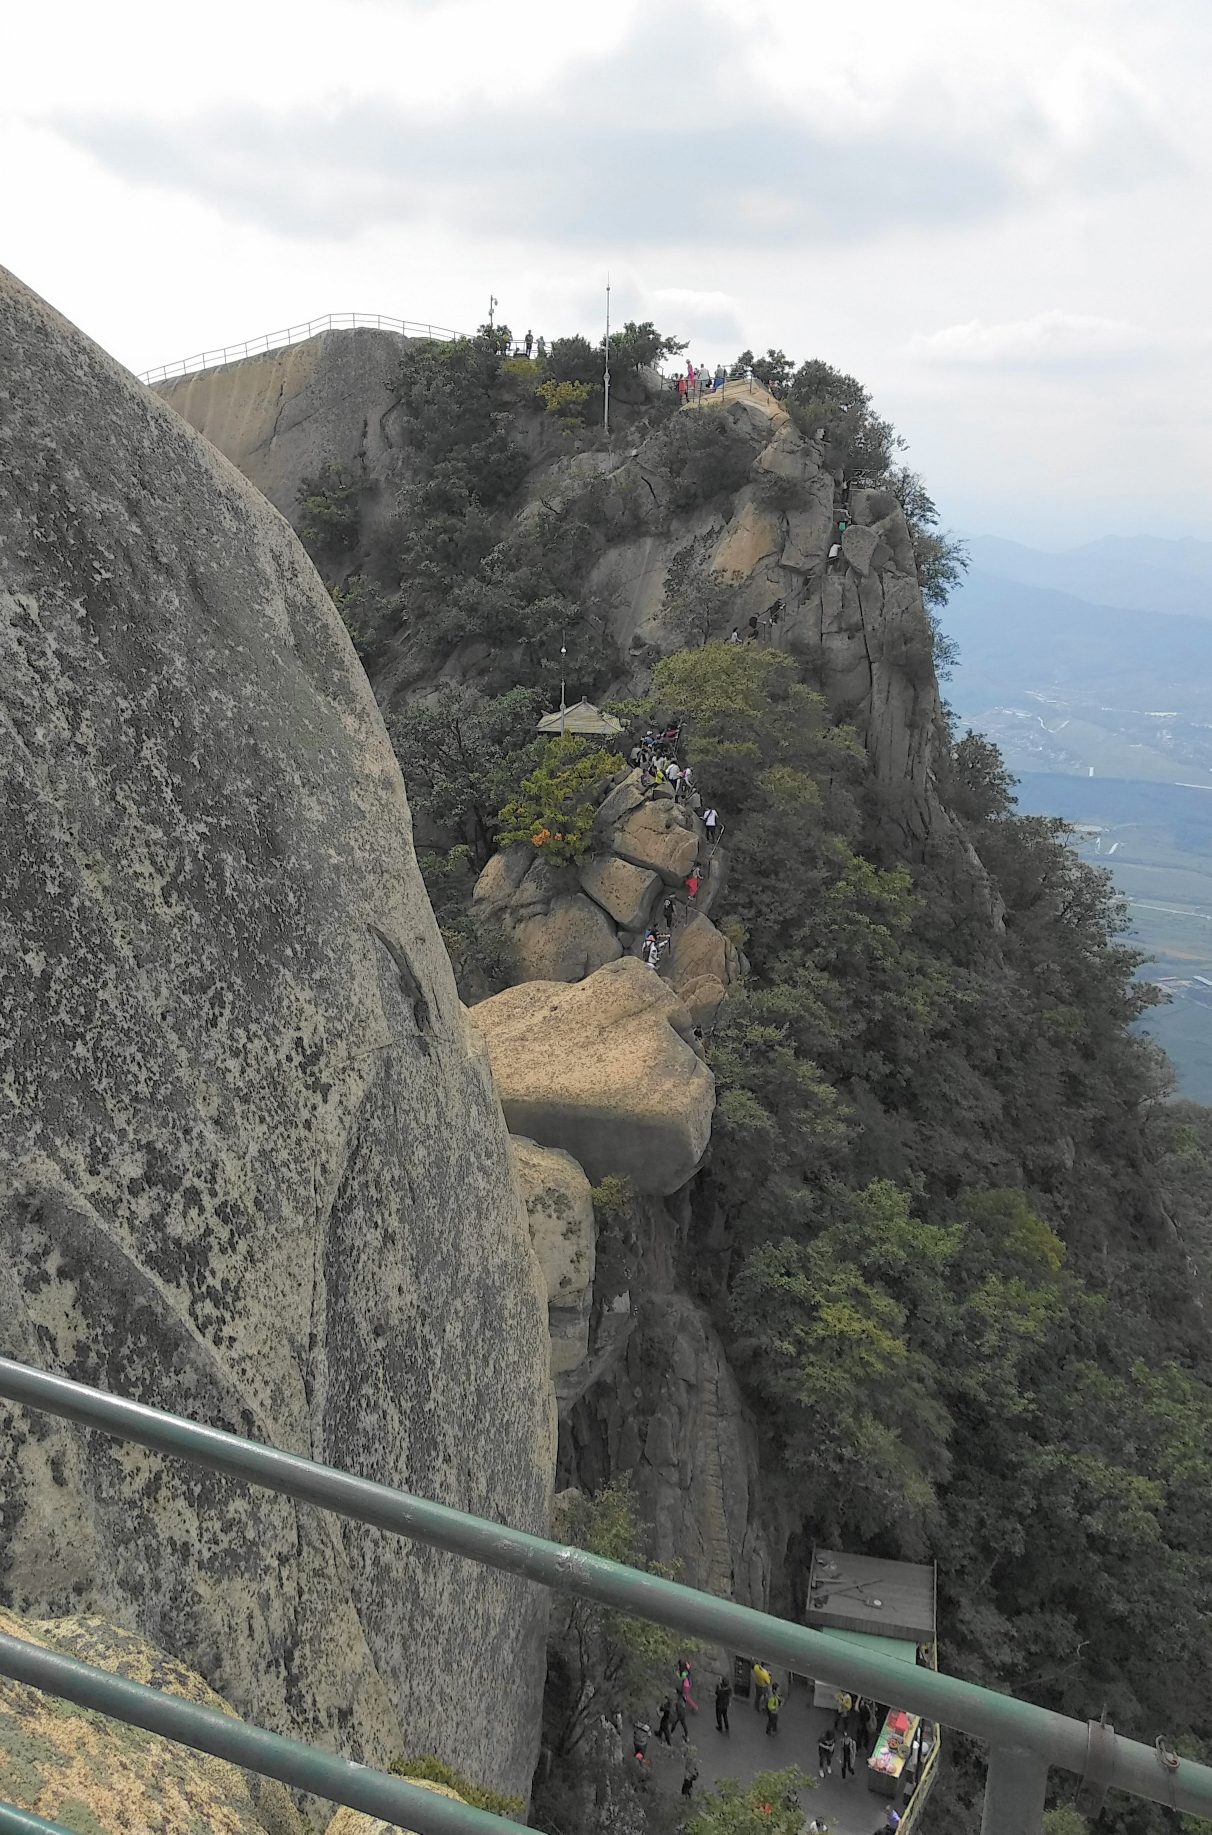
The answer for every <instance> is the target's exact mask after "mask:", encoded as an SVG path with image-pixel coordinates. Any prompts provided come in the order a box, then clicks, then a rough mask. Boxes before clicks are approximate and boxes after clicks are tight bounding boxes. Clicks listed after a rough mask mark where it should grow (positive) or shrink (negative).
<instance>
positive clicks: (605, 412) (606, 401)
mask: <svg viewBox="0 0 1212 1835" xmlns="http://www.w3.org/2000/svg"><path fill="white" fill-rule="evenodd" d="M602 384H603V390H604V394H603V403H602V429H603V431H604V432H605V433H609V432H610V275H609V273H607V275H606V369H605V373H604V374H603V377H602Z"/></svg>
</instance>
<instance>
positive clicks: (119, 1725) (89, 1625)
mask: <svg viewBox="0 0 1212 1835" xmlns="http://www.w3.org/2000/svg"><path fill="white" fill-rule="evenodd" d="M0 1631H2V1632H3V1633H4V1634H5V1636H7V1637H16V1638H21V1639H22V1640H23V1641H24V1642H25V1643H27V1644H37V1645H38V1646H39V1648H40V1649H43V1650H52V1651H56V1652H61V1653H62V1654H64V1655H65V1656H69V1657H76V1658H77V1659H78V1660H79V1661H81V1662H83V1663H91V1664H92V1665H93V1666H94V1667H95V1668H97V1669H107V1670H109V1671H110V1672H111V1673H112V1674H115V1675H119V1676H125V1677H127V1678H128V1680H130V1681H132V1682H142V1683H143V1684H144V1685H145V1686H146V1687H148V1688H156V1689H160V1690H162V1691H163V1693H165V1694H168V1695H178V1696H180V1697H181V1698H182V1699H183V1700H186V1701H192V1702H193V1703H194V1704H195V1705H196V1706H198V1707H204V1708H213V1709H216V1710H217V1711H218V1712H219V1713H224V1714H230V1713H231V1712H232V1709H231V1707H230V1706H229V1704H228V1703H227V1702H226V1701H224V1700H223V1698H222V1697H221V1696H220V1695H217V1694H216V1693H215V1692H214V1690H213V1689H211V1688H209V1687H208V1686H207V1684H206V1682H205V1681H204V1680H203V1679H202V1677H201V1676H200V1675H198V1674H196V1672H194V1671H193V1670H191V1669H189V1668H188V1667H187V1666H186V1665H185V1664H184V1663H179V1662H176V1661H175V1660H174V1659H173V1658H172V1657H169V1656H167V1655H166V1654H165V1652H164V1651H162V1650H157V1649H156V1648H155V1647H154V1646H153V1645H151V1644H149V1643H148V1642H147V1641H146V1639H144V1638H140V1637H136V1636H135V1635H134V1634H133V1633H131V1632H129V1631H124V1630H122V1629H121V1627H119V1626H117V1625H111V1624H109V1623H108V1622H107V1621H106V1620H104V1619H100V1618H93V1617H70V1618H61V1619H49V1620H42V1621H31V1620H29V1619H24V1618H18V1617H17V1616H16V1615H15V1614H14V1613H12V1612H6V1611H4V1610H3V1609H2V1608H0ZM0 1799H3V1801H4V1802H6V1803H12V1804H15V1805H16V1806H17V1808H18V1809H24V1810H34V1811H36V1812H37V1814H38V1815H39V1816H43V1817H45V1818H47V1819H48V1820H49V1821H53V1822H65V1823H66V1824H67V1825H68V1826H69V1827H71V1828H76V1829H82V1830H83V1829H93V1830H102V1829H139V1830H140V1831H145V1832H146V1835H195V1831H197V1830H199V1829H208V1830H222V1831H223V1835H305V1832H306V1830H307V1827H308V1825H307V1824H306V1823H304V1821H303V1818H302V1817H301V1816H300V1814H299V1812H298V1810H297V1809H296V1808H295V1806H294V1803H293V1802H292V1800H291V1797H290V1793H289V1792H288V1791H287V1789H286V1787H285V1785H283V1784H279V1783H278V1781H277V1780H276V1779H275V1778H262V1777H259V1776H258V1775H257V1774H256V1773H255V1772H246V1771H241V1770H240V1769H239V1768H238V1767H237V1766H235V1765H229V1764H228V1763H227V1762H226V1760H224V1759H216V1758H211V1757H209V1756H208V1754H206V1753H204V1752H193V1751H191V1750H190V1748H189V1747H188V1746H179V1745H177V1744H175V1743H174V1741H172V1740H169V1739H155V1738H149V1737H148V1735H147V1734H146V1733H144V1732H143V1731H142V1730H141V1729H140V1728H138V1727H129V1726H125V1725H124V1724H123V1722H122V1721H120V1720H108V1719H106V1718H105V1717H103V1716H102V1715H100V1714H86V1713H81V1712H80V1710H79V1709H77V1708H73V1707H70V1706H68V1705H67V1704H66V1703H65V1702H62V1701H60V1700H58V1699H57V1698H56V1697H55V1696H53V1695H44V1694H42V1693H41V1692H40V1690H38V1689H35V1688H28V1687H27V1686H26V1685H25V1684H24V1683H22V1682H12V1681H9V1680H8V1679H7V1678H0Z"/></svg>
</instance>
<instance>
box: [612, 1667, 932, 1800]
mask: <svg viewBox="0 0 1212 1835" xmlns="http://www.w3.org/2000/svg"><path fill="white" fill-rule="evenodd" d="M751 1677H752V1686H753V1708H754V1712H755V1713H756V1714H763V1715H765V1718H766V1737H767V1738H768V1739H773V1738H777V1737H778V1731H779V1715H780V1713H781V1712H782V1708H783V1696H782V1694H781V1693H780V1691H779V1688H778V1685H777V1683H776V1682H775V1680H774V1677H773V1676H772V1674H771V1672H770V1670H769V1669H767V1668H766V1666H765V1664H764V1663H760V1662H755V1663H754V1664H753V1665H752V1669H751ZM732 1705H733V1691H732V1684H731V1682H730V1681H729V1679H728V1677H727V1676H726V1675H721V1676H719V1677H718V1678H717V1680H716V1684H715V1730H716V1732H717V1733H724V1734H728V1735H731V1732H732V1728H731V1725H730V1724H729V1718H728V1716H729V1711H730V1709H731V1707H732ZM698 1711H699V1704H698V1702H697V1701H696V1700H695V1699H694V1694H693V1683H692V1672H691V1667H690V1663H689V1661H688V1659H687V1658H685V1657H681V1658H680V1659H679V1660H678V1666H677V1683H676V1685H674V1686H673V1687H671V1688H670V1689H669V1690H668V1691H667V1692H666V1693H665V1694H664V1695H663V1696H662V1698H661V1700H660V1702H659V1704H658V1706H657V1711H656V1714H655V1716H654V1718H655V1720H656V1722H657V1727H656V1734H655V1738H656V1740H657V1743H658V1744H663V1745H665V1746H668V1747H669V1748H670V1749H671V1750H672V1748H673V1744H674V1736H675V1734H677V1733H678V1732H680V1733H681V1736H682V1744H681V1752H682V1795H683V1796H684V1797H689V1796H691V1795H693V1792H694V1786H695V1783H696V1782H697V1780H698V1777H699V1764H698V1748H697V1747H696V1746H695V1745H694V1744H693V1743H692V1741H691V1738H690V1721H689V1715H691V1714H697V1713H698ZM886 1713H887V1708H886V1707H884V1706H883V1705H881V1704H880V1703H879V1702H876V1701H870V1700H868V1699H866V1698H865V1697H864V1696H862V1695H851V1694H849V1693H848V1692H847V1691H846V1690H845V1689H839V1690H838V1691H837V1693H836V1694H835V1696H834V1709H833V1720H832V1723H831V1724H827V1725H826V1726H825V1727H824V1728H823V1729H822V1731H821V1732H820V1733H819V1734H818V1736H817V1775H818V1777H820V1778H822V1779H823V1778H830V1777H832V1776H833V1762H834V1759H835V1758H837V1759H838V1760H839V1764H840V1768H841V1772H840V1775H841V1777H842V1778H843V1779H850V1778H853V1777H855V1776H856V1775H857V1769H858V1756H859V1754H860V1753H863V1754H864V1755H867V1754H869V1753H870V1752H872V1751H873V1750H874V1748H875V1744H876V1741H877V1739H878V1738H879V1732H880V1728H881V1726H882V1725H883V1722H884V1716H885V1714H886ZM653 1737H654V1735H653V1730H652V1725H651V1723H650V1722H649V1721H647V1720H645V1719H643V1718H642V1717H641V1718H638V1719H637V1720H636V1721H635V1722H634V1724H633V1726H632V1729H631V1751H632V1764H633V1765H634V1768H635V1772H636V1776H637V1779H638V1781H639V1782H640V1783H641V1784H642V1785H647V1783H648V1781H649V1779H650V1777H651V1773H652V1760H651V1759H650V1758H649V1756H648V1747H649V1745H650V1744H651V1742H652V1740H653ZM900 1819H901V1812H900V1810H899V1809H897V1808H896V1806H895V1805H892V1806H890V1807H889V1809H888V1811H887V1813H886V1816H885V1819H884V1821H883V1822H882V1823H881V1824H880V1827H879V1829H878V1830H876V1835H895V1831H896V1830H897V1828H898V1826H899V1824H900ZM828 1830H829V1824H828V1822H826V1821H825V1820H823V1819H821V1818H817V1819H815V1820H814V1821H811V1822H809V1823H807V1825H806V1831H805V1835H828Z"/></svg>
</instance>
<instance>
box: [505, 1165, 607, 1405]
mask: <svg viewBox="0 0 1212 1835" xmlns="http://www.w3.org/2000/svg"><path fill="white" fill-rule="evenodd" d="M510 1147H511V1150H512V1153H513V1163H514V1169H515V1171H516V1172H517V1175H518V1184H519V1185H520V1186H521V1188H522V1196H523V1198H524V1199H525V1202H526V1211H527V1215H528V1216H529V1218H530V1239H531V1241H532V1242H533V1244H534V1247H535V1253H536V1255H537V1256H538V1258H539V1266H540V1267H541V1268H542V1270H543V1275H544V1278H545V1279H546V1282H547V1324H548V1331H549V1332H550V1334H551V1374H552V1376H554V1377H560V1376H564V1375H566V1374H567V1372H568V1371H570V1370H574V1369H576V1367H577V1365H578V1364H580V1363H583V1362H584V1360H585V1357H586V1355H587V1354H588V1351H589V1313H590V1308H591V1306H592V1304H593V1272H594V1248H595V1244H596V1240H597V1232H596V1229H595V1226H594V1219H593V1195H592V1192H591V1189H590V1184H589V1180H588V1179H587V1178H586V1177H585V1174H584V1172H583V1171H582V1170H581V1168H580V1167H579V1166H578V1165H577V1162H576V1161H575V1160H574V1159H573V1157H572V1155H571V1154H570V1153H564V1152H563V1151H562V1150H561V1149H560V1148H559V1147H540V1146H539V1144H538V1142H537V1141H532V1140H527V1139H526V1137H525V1136H524V1135H515V1136H514V1138H513V1139H512V1141H511V1142H510Z"/></svg>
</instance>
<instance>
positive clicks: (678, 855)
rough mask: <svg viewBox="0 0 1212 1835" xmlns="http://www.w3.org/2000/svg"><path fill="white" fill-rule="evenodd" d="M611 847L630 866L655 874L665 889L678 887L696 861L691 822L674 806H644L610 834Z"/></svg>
mask: <svg viewBox="0 0 1212 1835" xmlns="http://www.w3.org/2000/svg"><path fill="white" fill-rule="evenodd" d="M611 846H612V848H613V849H614V852H615V853H616V854H618V855H619V857H620V859H622V860H628V861H630V862H631V865H632V866H636V867H647V868H649V869H650V870H651V871H652V872H654V873H659V874H660V876H661V878H662V879H663V880H664V881H665V884H666V885H668V886H680V885H681V883H682V881H683V880H684V879H685V877H686V875H687V874H688V873H689V871H690V869H691V867H692V866H693V865H694V863H695V861H696V859H697V858H698V852H699V840H698V835H697V834H696V833H695V830H694V819H693V817H691V816H688V815H685V814H684V812H683V811H682V810H680V809H679V808H678V807H677V806H676V804H674V803H669V802H666V803H645V804H644V806H643V808H642V809H637V810H635V811H634V812H633V813H632V814H631V815H629V816H628V817H627V818H626V819H625V820H624V821H623V822H620V824H619V826H618V827H617V828H616V829H615V831H614V836H613V838H612V840H611Z"/></svg>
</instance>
